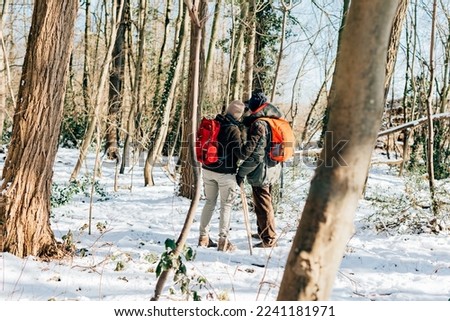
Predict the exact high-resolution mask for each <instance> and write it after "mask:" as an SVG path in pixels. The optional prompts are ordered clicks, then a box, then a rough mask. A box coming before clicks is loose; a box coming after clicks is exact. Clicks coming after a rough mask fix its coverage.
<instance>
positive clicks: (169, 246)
mask: <svg viewBox="0 0 450 321" xmlns="http://www.w3.org/2000/svg"><path fill="white" fill-rule="evenodd" d="M164 245H165V246H166V249H167V250H168V249H171V250H172V251H174V250H175V248H176V246H177V244H176V243H175V240H172V239H167V240H166V241H165V242H164Z"/></svg>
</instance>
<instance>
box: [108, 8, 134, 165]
mask: <svg viewBox="0 0 450 321" xmlns="http://www.w3.org/2000/svg"><path fill="white" fill-rule="evenodd" d="M122 1H123V2H124V4H123V5H122V4H121V2H122ZM121 8H122V9H121ZM116 10H122V14H120V13H119V12H117V13H116V15H117V16H118V17H119V16H121V17H122V18H121V21H120V22H119V27H118V29H117V35H116V39H115V40H114V47H113V51H112V65H111V70H110V74H109V105H108V116H107V124H106V138H105V140H106V143H105V152H106V155H107V157H108V159H110V160H119V148H118V144H119V121H120V112H121V109H122V101H123V83H124V73H125V33H126V31H127V29H128V24H129V11H130V4H129V0H118V1H117V3H116Z"/></svg>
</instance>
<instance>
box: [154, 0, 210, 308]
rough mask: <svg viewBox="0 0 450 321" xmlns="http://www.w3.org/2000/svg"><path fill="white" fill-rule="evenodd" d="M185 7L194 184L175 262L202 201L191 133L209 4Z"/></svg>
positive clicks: (197, 0)
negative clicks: (188, 25)
mask: <svg viewBox="0 0 450 321" xmlns="http://www.w3.org/2000/svg"><path fill="white" fill-rule="evenodd" d="M185 3H186V6H187V8H188V10H189V15H190V17H191V21H192V23H191V48H190V58H191V59H190V63H189V64H190V66H189V67H190V68H189V83H190V84H189V85H190V86H189V88H190V91H189V93H188V94H189V102H188V104H189V107H190V108H189V113H190V126H186V127H187V128H188V130H187V131H188V132H190V134H191V135H190V136H188V140H186V142H187V145H188V149H189V152H188V153H187V154H188V156H189V159H188V163H186V164H191V165H190V166H187V167H190V168H191V170H192V173H193V174H192V175H193V179H194V180H193V182H192V190H193V191H192V192H191V193H192V197H191V199H192V201H191V204H190V206H189V210H188V213H187V215H186V219H185V222H184V225H183V229H182V230H181V232H180V236H179V237H178V240H177V242H176V248H175V249H174V253H173V254H174V255H173V258H172V259H173V260H176V259H177V258H178V257H179V255H180V253H182V251H183V248H184V246H185V244H186V240H187V237H188V234H189V230H190V228H191V226H192V223H193V222H194V218H195V211H196V209H197V207H198V203H199V200H200V189H201V186H200V181H201V177H200V171H199V169H200V166H199V163H198V162H197V159H196V157H195V138H194V135H192V133H193V132H194V131H195V130H197V117H198V116H197V110H198V105H199V104H198V98H199V89H200V86H199V78H200V64H201V62H200V55H201V54H200V51H201V41H202V39H201V38H202V34H203V33H202V29H203V28H204V24H205V19H206V16H207V15H206V13H207V3H206V0H194V2H193V3H192V1H190V0H185ZM170 272H171V269H170V268H169V269H166V270H164V271H163V272H162V273H161V274H160V276H159V278H158V281H157V283H156V286H155V294H154V296H153V297H152V300H158V299H159V297H160V295H161V292H162V289H163V287H164V284H165V282H166V280H167V278H168V276H169V273H170Z"/></svg>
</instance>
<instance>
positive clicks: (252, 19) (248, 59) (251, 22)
mask: <svg viewBox="0 0 450 321" xmlns="http://www.w3.org/2000/svg"><path fill="white" fill-rule="evenodd" d="M248 2H249V8H248V16H247V24H248V34H247V40H246V41H247V50H246V52H245V73H244V88H243V92H242V99H243V100H244V101H246V100H248V99H250V96H251V93H252V84H253V69H254V61H255V45H256V2H255V0H249V1H248Z"/></svg>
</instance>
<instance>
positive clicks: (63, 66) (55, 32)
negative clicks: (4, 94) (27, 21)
mask: <svg viewBox="0 0 450 321" xmlns="http://www.w3.org/2000/svg"><path fill="white" fill-rule="evenodd" d="M78 2H79V1H77V0H48V1H36V2H35V5H34V10H33V18H32V23H31V29H30V33H29V37H28V45H27V51H26V54H25V60H24V64H23V69H22V77H21V82H20V88H19V96H18V97H19V99H18V101H17V106H16V111H15V115H14V125H13V132H12V139H11V144H10V148H9V152H8V155H7V158H6V161H5V167H4V169H3V183H2V187H1V190H2V197H3V201H2V202H1V204H0V216H3V218H4V219H5V221H4V225H3V226H2V228H3V229H2V230H3V231H2V232H3V234H4V239H3V240H2V241H3V242H2V246H3V248H2V250H3V251H7V252H10V253H12V254H14V255H17V256H19V257H25V256H28V255H33V256H40V257H45V256H52V255H55V254H58V252H59V251H58V248H57V244H56V240H55V237H54V234H53V232H52V230H51V228H50V193H51V185H52V176H53V165H54V161H55V157H56V151H57V146H58V138H59V131H60V126H61V120H62V114H63V103H64V95H65V88H66V80H67V72H68V64H69V58H70V54H71V50H72V43H73V33H74V24H75V18H76V15H77V9H78Z"/></svg>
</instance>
